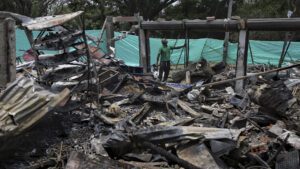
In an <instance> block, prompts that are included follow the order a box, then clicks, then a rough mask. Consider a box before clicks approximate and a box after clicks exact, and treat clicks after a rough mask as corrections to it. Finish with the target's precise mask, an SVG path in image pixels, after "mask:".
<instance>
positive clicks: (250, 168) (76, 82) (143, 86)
mask: <svg viewBox="0 0 300 169" xmlns="http://www.w3.org/2000/svg"><path fill="white" fill-rule="evenodd" d="M44 24H46V23H44ZM29 25H30V27H31V28H34V26H38V25H35V24H32V25H31V24H29ZM41 26H43V27H45V25H41ZM81 33H82V32H81ZM81 33H80V36H85V35H84V34H81ZM68 35H70V36H68ZM73 35H74V32H69V31H63V34H60V35H59V36H57V35H54V36H55V37H51V36H52V35H51V36H50V34H45V35H44V36H43V35H41V36H40V37H39V40H37V41H36V42H38V45H40V44H42V43H45V44H46V45H45V46H43V45H40V46H36V47H37V48H38V47H40V48H42V47H50V48H60V47H61V46H60V45H58V44H57V43H64V44H66V45H67V46H68V45H71V46H72V45H73V47H74V43H75V42H77V40H78V39H77V38H78V37H77V34H76V36H75V37H74V36H73ZM51 38H53V39H52V40H51V41H50V42H51V43H50V42H49V39H51ZM82 44H84V42H82V41H81V43H80V45H82ZM77 45H78V44H75V46H76V47H77ZM90 52H91V51H90V47H88V46H85V49H83V48H82V46H81V47H80V48H77V49H76V50H74V51H71V52H64V53H62V54H57V55H51V56H47V55H39V57H40V60H38V61H35V62H34V63H35V64H26V65H22V66H21V67H19V68H20V71H21V73H20V74H19V76H20V77H19V78H18V79H17V80H16V81H15V82H14V83H12V84H10V85H9V86H8V87H7V88H6V90H4V91H3V92H2V93H1V95H0V106H1V108H0V126H1V128H0V143H1V145H9V144H10V143H13V142H19V145H18V146H20V147H22V146H24V145H26V144H27V143H30V142H32V141H33V142H34V143H35V144H31V145H30V146H27V147H26V149H24V150H23V149H22V151H21V150H19V151H18V150H7V149H8V148H9V147H10V146H7V147H6V146H2V147H1V151H2V152H7V151H9V152H10V153H12V152H13V155H12V158H9V159H7V157H6V159H5V158H4V159H5V161H3V163H2V164H1V165H2V166H1V167H4V168H27V169H37V168H67V169H81V168H86V169H96V168H150V169H151V168H153V169H155V168H165V169H167V168H170V169H171V168H175V169H179V168H190V169H200V168H203V169H217V168H220V169H221V168H241V169H255V168H257V169H258V168H259V169H261V168H263V169H265V168H266V169H269V168H275V169H283V168H289V169H298V168H299V165H300V164H299V149H300V137H299V136H298V135H299V131H300V128H299V125H300V124H299V117H300V114H299V104H298V102H299V97H300V90H299V89H300V88H299V84H300V78H299V77H298V76H297V73H294V72H295V71H298V70H297V67H296V68H295V66H294V67H293V68H290V69H287V70H285V71H286V72H287V73H285V74H284V73H281V72H279V73H276V72H275V74H272V73H269V74H261V75H259V76H256V75H257V74H256V75H253V74H249V78H245V81H246V86H245V90H244V91H243V92H240V93H236V92H235V91H234V89H233V87H232V86H233V84H232V83H233V82H234V80H232V78H233V75H234V71H233V70H234V69H233V68H230V67H227V68H225V65H224V64H223V63H218V64H208V63H207V62H205V65H204V66H205V67H203V62H204V61H203V60H202V61H201V63H200V65H199V63H198V64H195V65H194V67H192V68H187V69H186V70H184V71H181V72H180V73H178V72H175V75H174V76H173V77H175V78H176V79H175V80H172V79H169V81H168V82H167V83H162V82H159V81H156V80H155V79H154V78H153V77H152V76H151V75H145V74H140V75H136V74H135V75H133V74H130V73H129V72H126V71H124V69H122V67H121V65H120V62H119V61H117V60H116V59H115V58H113V57H110V56H101V57H100V58H99V56H97V57H96V58H93V57H90V58H89V57H85V59H84V58H82V56H85V55H89V54H90ZM103 59H105V61H103ZM199 66H200V67H199ZM298 66H299V65H298ZM269 68H270V67H268V66H265V65H257V66H253V67H250V68H249V70H248V72H251V73H258V72H261V70H264V71H266V69H269ZM203 69H205V70H203ZM187 71H190V73H188V74H186V72H187ZM182 72H183V73H182ZM208 72H211V73H208ZM270 74H271V75H270ZM186 75H191V76H190V77H188V78H186ZM203 75H205V76H203ZM207 75H208V76H207ZM186 80H187V81H189V82H188V83H187V82H186ZM216 82H217V83H216ZM225 82H226V83H225ZM42 117H44V118H43V119H42ZM38 121H40V122H39V123H38ZM50 121H51V122H53V124H51V123H49V122H50ZM47 122H48V123H47ZM54 122H56V123H57V124H54ZM44 123H45V124H47V125H43V124H44ZM34 125H35V127H34ZM39 125H40V126H39ZM30 127H31V128H32V129H31V130H29V128H30ZM37 127H38V128H37ZM25 129H26V131H25ZM44 130H45V132H44ZM46 131H47V132H46ZM48 134H49V135H48ZM8 140H9V141H8ZM2 154H4V153H2Z"/></svg>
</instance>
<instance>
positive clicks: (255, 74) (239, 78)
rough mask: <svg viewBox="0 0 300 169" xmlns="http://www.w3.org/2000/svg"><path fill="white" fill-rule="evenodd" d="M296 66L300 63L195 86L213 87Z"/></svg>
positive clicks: (299, 65)
mask: <svg viewBox="0 0 300 169" xmlns="http://www.w3.org/2000/svg"><path fill="white" fill-rule="evenodd" d="M294 67H300V64H295V65H291V66H287V67H282V68H278V69H273V70H269V71H265V72H260V73H254V74H251V75H248V76H241V77H237V78H233V79H228V80H223V81H219V82H213V83H208V84H204V85H202V86H198V87H195V88H201V87H212V86H216V85H220V84H225V83H230V82H234V81H237V80H242V79H247V78H250V77H254V76H260V75H265V74H269V73H273V72H279V71H282V70H287V69H292V68H294Z"/></svg>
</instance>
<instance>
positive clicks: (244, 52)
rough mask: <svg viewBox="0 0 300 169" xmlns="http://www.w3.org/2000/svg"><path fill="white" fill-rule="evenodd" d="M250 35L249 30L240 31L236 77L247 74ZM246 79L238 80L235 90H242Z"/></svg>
mask: <svg viewBox="0 0 300 169" xmlns="http://www.w3.org/2000/svg"><path fill="white" fill-rule="evenodd" d="M248 35H249V32H248V31H247V30H241V31H240V33H239V44H238V45H239V46H238V52H237V60H236V69H235V72H236V77H240V76H245V75H246V74H247V57H248ZM244 85H245V84H244V80H238V81H236V83H235V91H236V92H237V93H239V92H242V91H243V89H244Z"/></svg>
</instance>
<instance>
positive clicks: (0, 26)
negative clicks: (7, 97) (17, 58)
mask: <svg viewBox="0 0 300 169" xmlns="http://www.w3.org/2000/svg"><path fill="white" fill-rule="evenodd" d="M6 38H7V37H6V26H5V22H4V20H0V39H1V40H0V87H6V84H7V43H6Z"/></svg>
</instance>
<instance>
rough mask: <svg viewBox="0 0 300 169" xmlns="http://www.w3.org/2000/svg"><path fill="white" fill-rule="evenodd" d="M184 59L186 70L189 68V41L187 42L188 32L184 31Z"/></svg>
mask: <svg viewBox="0 0 300 169" xmlns="http://www.w3.org/2000/svg"><path fill="white" fill-rule="evenodd" d="M185 45H186V46H185V59H184V66H185V68H187V67H188V66H189V60H190V40H189V30H188V29H185Z"/></svg>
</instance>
